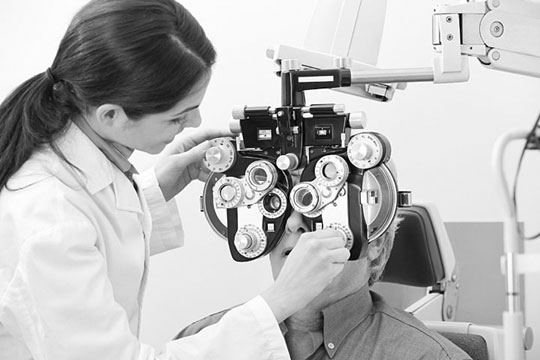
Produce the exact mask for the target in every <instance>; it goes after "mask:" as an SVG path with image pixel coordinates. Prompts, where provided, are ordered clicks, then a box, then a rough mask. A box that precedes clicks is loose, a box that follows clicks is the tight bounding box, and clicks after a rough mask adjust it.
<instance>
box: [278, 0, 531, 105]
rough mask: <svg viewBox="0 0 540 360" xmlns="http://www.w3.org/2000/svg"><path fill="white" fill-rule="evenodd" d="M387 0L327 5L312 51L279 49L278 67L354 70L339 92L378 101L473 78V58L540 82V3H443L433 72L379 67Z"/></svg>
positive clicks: (314, 28)
mask: <svg viewBox="0 0 540 360" xmlns="http://www.w3.org/2000/svg"><path fill="white" fill-rule="evenodd" d="M385 13H386V0H320V1H319V3H318V5H317V9H316V11H315V15H314V17H313V20H312V25H311V27H310V31H309V33H308V36H307V40H306V48H295V47H290V46H284V45H280V46H278V47H277V48H275V49H273V50H272V51H269V52H268V56H269V57H270V58H273V59H274V60H276V61H277V62H281V60H284V59H296V60H298V61H299V63H300V64H301V66H302V67H303V68H309V69H331V68H348V69H350V70H351V80H352V81H351V82H352V84H353V86H351V87H349V88H343V89H338V91H342V92H347V93H349V94H352V95H356V96H361V97H366V98H370V99H374V100H380V101H387V100H391V99H392V97H393V94H394V92H395V90H396V89H404V88H405V84H406V83H409V82H434V83H454V82H464V81H468V79H469V64H468V58H469V57H471V56H472V57H476V58H478V60H479V61H480V62H481V63H482V64H483V65H484V66H486V67H489V68H492V69H497V70H502V71H507V72H512V73H517V74H523V75H528V76H534V77H540V42H539V41H537V40H538V39H540V3H535V2H531V1H526V0H487V1H476V2H473V1H470V2H467V3H462V4H455V5H442V6H438V7H436V8H435V12H434V14H433V48H434V50H435V57H434V61H433V67H426V68H412V69H379V68H377V67H375V63H376V60H377V57H378V54H379V45H380V42H381V38H382V29H383V27H384V17H385Z"/></svg>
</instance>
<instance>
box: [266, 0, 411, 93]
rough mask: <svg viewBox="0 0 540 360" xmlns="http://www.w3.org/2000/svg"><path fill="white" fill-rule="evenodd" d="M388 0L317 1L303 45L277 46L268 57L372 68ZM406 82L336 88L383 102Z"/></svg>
mask: <svg viewBox="0 0 540 360" xmlns="http://www.w3.org/2000/svg"><path fill="white" fill-rule="evenodd" d="M386 3H387V0H319V1H318V3H317V7H316V8H315V12H314V14H313V17H312V19H311V25H310V27H309V30H308V32H307V35H306V39H305V43H304V47H302V48H298V47H292V46H285V45H279V46H277V47H275V48H274V49H271V50H270V51H269V52H268V54H267V55H268V57H270V58H272V59H274V60H276V61H277V62H278V63H281V61H282V60H286V59H294V60H298V62H299V63H300V65H301V67H302V68H307V69H332V68H349V69H350V70H351V71H363V70H375V69H377V68H376V67H375V65H376V63H377V59H378V57H379V49H380V43H381V39H382V33H383V29H384V19H385V16H386ZM404 87H405V84H392V83H389V84H376V83H358V84H357V85H356V86H352V87H347V88H342V89H336V90H337V91H341V92H346V93H349V94H352V95H355V96H361V97H366V98H370V99H373V100H379V101H386V100H390V99H392V96H393V94H394V91H395V90H396V89H402V88H404Z"/></svg>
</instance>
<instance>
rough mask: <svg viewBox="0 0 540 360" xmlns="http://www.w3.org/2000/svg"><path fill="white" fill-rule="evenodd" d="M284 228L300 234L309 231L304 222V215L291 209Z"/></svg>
mask: <svg viewBox="0 0 540 360" xmlns="http://www.w3.org/2000/svg"><path fill="white" fill-rule="evenodd" d="M286 230H287V232H289V233H292V234H295V233H300V234H302V233H305V232H307V231H309V229H308V227H307V225H306V223H305V222H304V217H303V216H302V214H300V213H299V212H297V211H293V212H292V213H291V215H290V216H289V218H288V219H287V224H286Z"/></svg>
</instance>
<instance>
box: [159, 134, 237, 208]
mask: <svg viewBox="0 0 540 360" xmlns="http://www.w3.org/2000/svg"><path fill="white" fill-rule="evenodd" d="M223 136H232V134H231V133H230V132H228V131H227V130H221V129H197V130H195V131H191V132H185V133H183V134H182V135H180V136H177V137H176V138H175V139H174V141H173V142H172V143H170V144H169V145H167V147H166V148H165V150H163V152H162V153H161V160H160V161H159V162H158V164H157V165H156V167H155V171H156V177H157V179H158V182H159V187H160V188H161V192H162V193H163V197H164V198H165V200H166V201H169V200H170V199H172V198H173V197H174V196H176V194H178V193H179V192H180V191H182V190H183V189H184V188H185V187H186V186H187V185H188V184H189V183H190V182H191V181H192V180H194V179H199V180H201V181H206V179H207V178H208V175H209V174H210V172H209V171H208V169H207V168H206V167H205V166H204V165H203V163H202V160H203V158H204V154H205V152H206V150H208V149H209V148H210V144H209V142H208V141H207V140H210V139H214V138H218V137H223Z"/></svg>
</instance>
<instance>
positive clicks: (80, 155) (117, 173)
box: [56, 123, 143, 213]
mask: <svg viewBox="0 0 540 360" xmlns="http://www.w3.org/2000/svg"><path fill="white" fill-rule="evenodd" d="M56 145H57V146H58V149H59V150H60V151H61V152H62V154H64V156H65V157H66V159H67V160H68V161H69V162H70V163H71V164H72V165H74V166H75V167H76V169H78V170H79V171H80V173H82V180H83V184H84V186H85V187H86V189H88V191H89V192H90V194H92V195H95V194H96V193H98V192H99V191H101V190H103V189H105V188H106V187H107V186H109V185H111V184H113V188H114V193H115V197H116V207H117V208H118V209H120V210H127V211H134V212H138V213H143V210H142V207H141V202H140V199H139V196H137V193H136V190H135V188H134V187H133V184H132V183H131V182H130V180H129V179H128V178H127V176H126V175H125V174H124V173H122V171H121V170H120V169H119V168H117V167H116V166H115V165H114V164H113V163H112V162H111V161H109V159H108V158H107V157H106V156H105V155H104V154H103V152H102V151H101V150H100V149H99V148H98V147H97V146H96V145H95V144H94V143H93V142H92V140H90V138H89V137H88V136H87V135H86V134H85V133H84V132H82V131H81V129H79V127H78V126H77V125H75V124H74V123H71V124H70V125H69V128H68V129H67V131H66V132H65V134H64V135H63V136H61V137H60V138H59V139H58V140H57V141H56ZM66 166H69V165H66Z"/></svg>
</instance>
